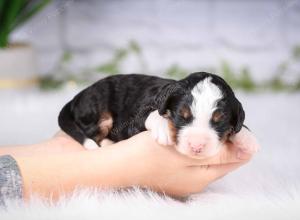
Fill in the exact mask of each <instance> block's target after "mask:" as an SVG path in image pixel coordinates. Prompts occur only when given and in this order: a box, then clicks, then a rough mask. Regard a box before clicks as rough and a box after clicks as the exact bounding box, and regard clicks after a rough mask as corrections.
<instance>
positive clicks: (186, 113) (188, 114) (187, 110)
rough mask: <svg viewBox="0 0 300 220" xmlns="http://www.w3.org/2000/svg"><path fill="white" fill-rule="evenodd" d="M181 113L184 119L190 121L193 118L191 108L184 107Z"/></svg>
mask: <svg viewBox="0 0 300 220" xmlns="http://www.w3.org/2000/svg"><path fill="white" fill-rule="evenodd" d="M179 113H180V116H181V117H183V118H184V119H189V118H191V117H192V113H191V110H190V108H189V107H182V108H181V109H180V112H179Z"/></svg>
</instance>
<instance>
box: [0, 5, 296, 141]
mask: <svg viewBox="0 0 300 220" xmlns="http://www.w3.org/2000/svg"><path fill="white" fill-rule="evenodd" d="M195 71H209V72H213V73H217V74H219V75H221V76H222V77H224V78H225V80H227V82H228V83H229V84H230V85H231V86H232V87H233V88H234V89H235V91H236V92H237V96H238V97H239V98H240V99H241V101H242V103H243V104H244V107H245V110H246V117H247V119H246V124H248V125H249V126H250V128H252V129H253V130H254V131H255V132H256V133H257V135H258V137H259V138H260V139H261V141H262V143H263V144H265V145H272V144H274V145H278V146H279V145H292V146H295V145H298V143H299V142H300V140H299V137H298V135H296V133H297V132H298V131H299V128H298V125H299V122H300V116H299V112H298V111H299V109H300V108H299V107H300V93H299V91H300V0H253V1H242V0H230V1H226V0H152V1H146V0H110V1H108V0H107V1H104V0H98V1H97V0H52V1H50V0H44V1H43V0H42V1H39V0H23V1H21V0H17V1H14V0H1V1H0V113H1V114H0V145H6V144H26V143H35V142H37V141H40V140H43V139H45V138H49V137H50V136H51V135H53V134H54V133H55V132H56V131H57V130H58V126H57V115H58V113H59V110H60V109H61V108H62V106H63V105H64V104H65V103H66V102H67V101H69V100H70V99H71V98H72V97H73V96H74V95H75V94H76V93H77V92H78V91H80V90H81V89H83V88H84V87H85V86H87V85H89V84H90V83H92V82H95V81H96V80H98V79H100V78H103V77H105V76H107V75H113V74H118V73H122V74H127V73H145V74H153V75H159V76H162V77H171V78H175V79H180V78H182V77H184V76H186V75H187V74H188V73H191V72H195ZM270 125H271V126H270ZM275 126H276V131H275V132H274V129H270V127H271V128H275ZM277 126H278V127H277ZM291 128H292V129H291ZM291 130H295V131H294V132H295V138H292V139H291V140H287V139H286V136H287V131H289V132H290V131H291Z"/></svg>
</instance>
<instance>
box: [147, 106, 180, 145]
mask: <svg viewBox="0 0 300 220" xmlns="http://www.w3.org/2000/svg"><path fill="white" fill-rule="evenodd" d="M145 127H146V129H147V130H149V131H151V134H152V137H153V138H154V139H155V140H156V141H157V142H158V143H159V144H162V145H172V144H174V142H173V140H172V137H171V131H170V129H169V121H168V119H166V118H164V117H162V116H161V115H159V113H158V111H157V110H156V111H153V112H151V113H150V114H149V116H148V118H147V119H146V121H145Z"/></svg>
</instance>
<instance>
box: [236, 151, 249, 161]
mask: <svg viewBox="0 0 300 220" xmlns="http://www.w3.org/2000/svg"><path fill="white" fill-rule="evenodd" d="M236 157H237V158H238V159H240V160H246V159H249V157H250V154H249V153H246V152H245V151H242V150H238V152H237V154H236Z"/></svg>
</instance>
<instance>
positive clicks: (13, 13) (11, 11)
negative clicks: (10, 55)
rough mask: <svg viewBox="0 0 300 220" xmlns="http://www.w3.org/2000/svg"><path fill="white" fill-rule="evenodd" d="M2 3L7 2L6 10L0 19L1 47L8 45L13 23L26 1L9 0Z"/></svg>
mask: <svg viewBox="0 0 300 220" xmlns="http://www.w3.org/2000/svg"><path fill="white" fill-rule="evenodd" d="M2 4H5V6H4V8H5V10H3V13H2V18H1V21H0V47H6V46H7V45H8V40H9V34H10V32H11V27H12V24H13V23H14V21H15V19H16V17H17V15H18V13H19V11H20V9H21V7H22V5H23V4H24V2H23V0H11V1H9V0H8V1H6V2H5V3H2Z"/></svg>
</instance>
